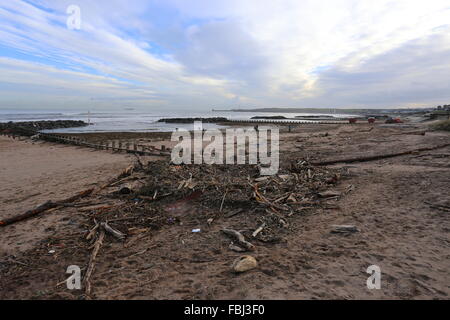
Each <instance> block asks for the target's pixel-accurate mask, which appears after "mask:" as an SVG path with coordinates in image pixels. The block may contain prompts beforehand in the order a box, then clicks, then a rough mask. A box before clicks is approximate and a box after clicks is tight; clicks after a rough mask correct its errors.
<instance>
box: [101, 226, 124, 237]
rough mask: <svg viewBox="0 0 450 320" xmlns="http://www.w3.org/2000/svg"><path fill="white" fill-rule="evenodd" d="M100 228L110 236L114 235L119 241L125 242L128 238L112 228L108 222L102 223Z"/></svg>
mask: <svg viewBox="0 0 450 320" xmlns="http://www.w3.org/2000/svg"><path fill="white" fill-rule="evenodd" d="M100 226H101V227H102V228H103V229H104V230H105V231H106V232H107V233H108V234H110V235H112V236H113V237H115V238H117V239H119V240H125V238H126V237H127V236H126V235H125V234H123V233H122V232H120V231H118V230H116V229H114V228H113V227H111V226H110V225H109V224H108V223H107V222H102V223H100Z"/></svg>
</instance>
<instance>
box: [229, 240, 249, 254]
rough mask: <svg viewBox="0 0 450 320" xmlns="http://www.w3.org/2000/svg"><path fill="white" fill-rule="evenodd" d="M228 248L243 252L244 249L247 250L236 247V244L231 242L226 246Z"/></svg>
mask: <svg viewBox="0 0 450 320" xmlns="http://www.w3.org/2000/svg"><path fill="white" fill-rule="evenodd" d="M228 248H229V249H230V250H232V251H235V252H245V251H247V250H245V249H242V248H241V247H238V246H237V245H235V244H234V243H233V242H231V243H230V245H229V246H228Z"/></svg>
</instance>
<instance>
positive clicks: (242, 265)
mask: <svg viewBox="0 0 450 320" xmlns="http://www.w3.org/2000/svg"><path fill="white" fill-rule="evenodd" d="M257 266H258V262H256V259H255V258H253V257H252V256H242V257H239V258H237V259H236V260H235V261H234V262H233V267H232V268H233V270H234V272H237V273H242V272H246V271H249V270H252V269H254V268H256V267H257Z"/></svg>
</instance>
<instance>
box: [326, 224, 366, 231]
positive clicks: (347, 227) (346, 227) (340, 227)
mask: <svg viewBox="0 0 450 320" xmlns="http://www.w3.org/2000/svg"><path fill="white" fill-rule="evenodd" d="M331 227H332V230H331V233H354V232H359V230H358V228H357V227H355V226H350V225H333V226H331Z"/></svg>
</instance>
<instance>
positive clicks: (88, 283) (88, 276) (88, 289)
mask: <svg viewBox="0 0 450 320" xmlns="http://www.w3.org/2000/svg"><path fill="white" fill-rule="evenodd" d="M103 239H105V231H104V230H103V229H101V230H100V233H99V235H98V238H97V240H96V241H95V244H94V249H93V250H92V253H91V258H90V259H89V264H88V268H87V270H86V275H85V276H84V284H85V287H86V291H85V293H86V299H90V295H91V281H90V280H91V276H92V272H93V271H94V267H95V259H96V258H97V254H98V252H99V251H100V247H101V246H102V245H103Z"/></svg>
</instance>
